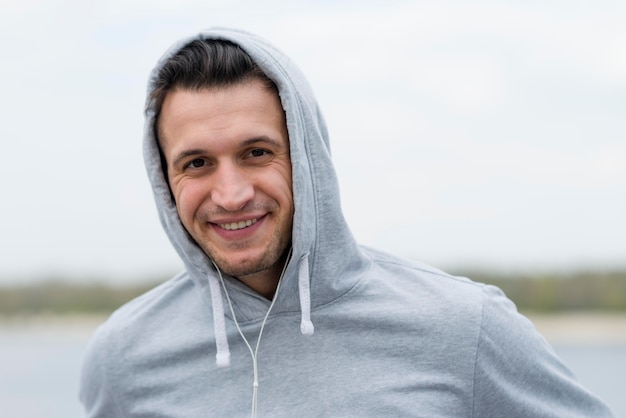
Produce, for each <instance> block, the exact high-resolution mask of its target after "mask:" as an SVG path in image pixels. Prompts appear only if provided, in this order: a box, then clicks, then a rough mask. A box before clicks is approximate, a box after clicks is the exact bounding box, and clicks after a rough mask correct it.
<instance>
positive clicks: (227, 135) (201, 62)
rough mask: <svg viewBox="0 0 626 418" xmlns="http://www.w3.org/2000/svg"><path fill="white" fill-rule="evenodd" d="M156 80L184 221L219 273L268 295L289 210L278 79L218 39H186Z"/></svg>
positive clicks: (285, 244) (163, 136)
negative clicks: (275, 83)
mask: <svg viewBox="0 0 626 418" xmlns="http://www.w3.org/2000/svg"><path fill="white" fill-rule="evenodd" d="M154 85H155V88H154V90H153V91H152V92H151V95H150V98H151V101H152V106H153V107H154V109H155V110H156V114H157V117H156V119H155V126H154V128H155V129H154V132H155V134H157V137H158V142H159V145H160V147H161V152H162V156H163V164H164V167H165V168H166V170H164V171H165V175H166V178H167V180H168V182H169V186H170V189H171V191H172V195H173V196H174V199H175V202H176V207H177V210H178V215H179V217H180V219H181V222H182V223H183V225H184V226H185V228H186V230H187V231H188V232H189V234H190V235H191V236H192V237H193V238H194V240H195V241H196V243H198V245H199V246H200V247H201V248H202V249H203V250H204V252H205V253H206V254H207V255H209V256H210V257H211V258H212V259H213V260H214V261H215V262H216V263H217V265H218V266H219V267H220V268H221V269H222V270H223V271H225V272H226V273H228V274H230V275H233V276H236V277H238V278H239V279H240V280H242V281H243V282H244V283H246V284H248V285H249V286H250V287H251V288H253V289H255V290H257V291H258V292H259V293H262V294H264V295H266V296H271V294H272V293H273V291H274V288H275V281H276V280H277V279H278V274H279V271H280V268H281V267H282V263H283V261H284V256H285V253H286V251H287V249H288V248H289V245H290V241H291V229H292V220H293V210H294V209H293V196H292V180H291V160H290V157H289V138H288V134H287V128H286V123H285V115H284V112H283V110H282V106H281V103H280V99H279V97H278V93H277V89H276V86H275V85H274V83H273V82H272V81H271V80H269V79H268V78H267V77H266V76H265V75H264V74H263V72H262V71H261V70H260V69H259V67H258V66H257V65H256V64H255V63H254V62H253V61H252V59H251V58H250V57H249V56H248V55H247V54H245V52H243V51H242V50H241V49H240V48H239V47H238V46H236V45H234V44H232V43H230V42H225V41H194V42H192V43H191V44H189V45H187V46H186V47H184V48H183V49H182V50H181V51H179V52H178V53H177V54H176V55H174V56H173V57H172V58H170V59H169V60H168V61H167V62H166V63H165V64H164V65H163V66H162V68H161V70H160V71H159V73H158V76H157V80H156V82H155V84H154Z"/></svg>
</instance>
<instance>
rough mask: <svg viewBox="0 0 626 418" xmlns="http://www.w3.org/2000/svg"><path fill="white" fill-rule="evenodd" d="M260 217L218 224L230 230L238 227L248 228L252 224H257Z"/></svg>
mask: <svg viewBox="0 0 626 418" xmlns="http://www.w3.org/2000/svg"><path fill="white" fill-rule="evenodd" d="M257 220H258V219H257V218H254V219H248V220H247V221H239V222H231V223H228V224H218V225H219V226H220V227H221V228H224V229H227V230H229V231H236V230H237V229H243V228H247V227H249V226H250V225H252V224H255V223H256V221H257Z"/></svg>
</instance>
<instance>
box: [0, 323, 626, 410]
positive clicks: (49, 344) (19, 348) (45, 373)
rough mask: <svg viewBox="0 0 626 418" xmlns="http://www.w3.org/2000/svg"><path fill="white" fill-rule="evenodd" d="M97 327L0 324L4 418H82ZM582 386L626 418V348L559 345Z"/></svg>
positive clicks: (0, 388)
mask: <svg viewBox="0 0 626 418" xmlns="http://www.w3.org/2000/svg"><path fill="white" fill-rule="evenodd" d="M96 323H97V321H94V320H90V321H84V320H72V321H52V322H44V323H36V324H32V323H27V324H24V323H9V324H6V323H0V406H1V407H0V415H1V416H2V417H7V418H42V417H46V418H73V417H75V418H78V417H82V409H81V406H80V404H79V403H78V400H77V396H78V380H79V374H80V367H81V361H82V356H83V354H84V350H85V345H86V343H87V341H88V339H89V337H90V335H91V333H92V331H93V329H94V326H95V325H96ZM554 347H555V350H556V351H557V352H558V353H559V355H560V356H561V357H562V358H563V359H564V360H565V362H566V363H567V364H568V365H569V366H570V367H571V368H572V370H574V372H575V373H576V375H577V376H578V378H579V379H580V380H581V382H582V383H583V384H584V385H585V386H586V387H587V388H588V389H589V390H591V391H592V392H594V393H595V394H596V395H598V396H600V397H601V398H602V399H604V400H605V401H606V402H607V403H608V404H609V405H610V406H611V408H613V410H614V411H615V413H616V414H617V416H618V417H623V418H626V389H625V388H626V344H604V345H603V344H597V343H596V344H571V343H568V344H558V343H557V344H555V346H554Z"/></svg>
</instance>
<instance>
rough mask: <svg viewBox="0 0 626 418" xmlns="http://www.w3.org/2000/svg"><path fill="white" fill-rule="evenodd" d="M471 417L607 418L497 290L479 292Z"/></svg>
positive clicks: (605, 410)
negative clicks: (481, 298) (478, 322)
mask: <svg viewBox="0 0 626 418" xmlns="http://www.w3.org/2000/svg"><path fill="white" fill-rule="evenodd" d="M475 367H476V369H475V375H474V405H473V414H472V416H474V417H487V416H507V417H531V416H532V417H555V418H556V417H581V418H582V417H597V418H601V417H613V416H614V415H613V414H612V413H611V411H610V410H609V409H608V407H607V406H606V405H604V404H603V403H602V402H601V401H600V400H599V399H598V398H596V397H595V396H594V395H592V394H591V393H589V392H587V391H586V390H585V389H584V388H583V387H582V386H581V385H580V383H579V382H578V381H577V380H576V377H574V375H573V374H572V372H571V371H570V370H569V369H568V368H567V367H566V366H565V365H564V364H563V362H562V361H561V360H560V359H559V358H558V356H557V355H556V354H555V352H554V351H553V350H552V348H551V347H550V346H549V345H548V343H547V342H546V340H545V339H544V338H543V337H542V336H541V335H540V334H539V333H538V332H537V331H536V330H535V328H534V326H533V324H532V323H531V322H530V320H528V319H527V318H525V317H523V316H522V315H520V314H519V313H518V312H517V309H516V307H515V305H514V304H513V302H511V301H510V300H509V299H508V298H506V296H505V295H504V294H503V293H502V291H501V290H500V289H498V288H496V287H493V286H485V287H484V289H483V314H482V324H481V330H480V338H479V340H478V347H477V353H476V365H475Z"/></svg>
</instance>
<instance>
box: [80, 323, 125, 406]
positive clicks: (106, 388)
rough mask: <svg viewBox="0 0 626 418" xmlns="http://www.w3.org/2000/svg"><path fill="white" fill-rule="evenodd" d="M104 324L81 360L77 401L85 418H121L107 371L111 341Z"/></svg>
mask: <svg viewBox="0 0 626 418" xmlns="http://www.w3.org/2000/svg"><path fill="white" fill-rule="evenodd" d="M106 329H107V328H106V324H105V325H103V326H101V327H100V328H99V329H98V330H97V331H96V334H95V335H94V336H93V337H92V339H91V341H90V343H89V345H88V346H87V352H86V354H85V357H84V360H83V369H82V374H81V379H80V392H79V399H80V402H81V403H82V404H83V408H84V409H85V417H86V418H115V417H123V416H124V414H123V413H122V412H121V410H120V408H119V405H118V403H117V401H116V399H115V394H114V391H113V389H114V388H112V387H111V383H110V381H109V380H108V379H107V370H108V369H109V367H110V364H108V363H109V359H110V358H112V357H110V352H111V348H112V347H111V344H112V340H111V339H110V338H109V336H108V333H107V332H106Z"/></svg>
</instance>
